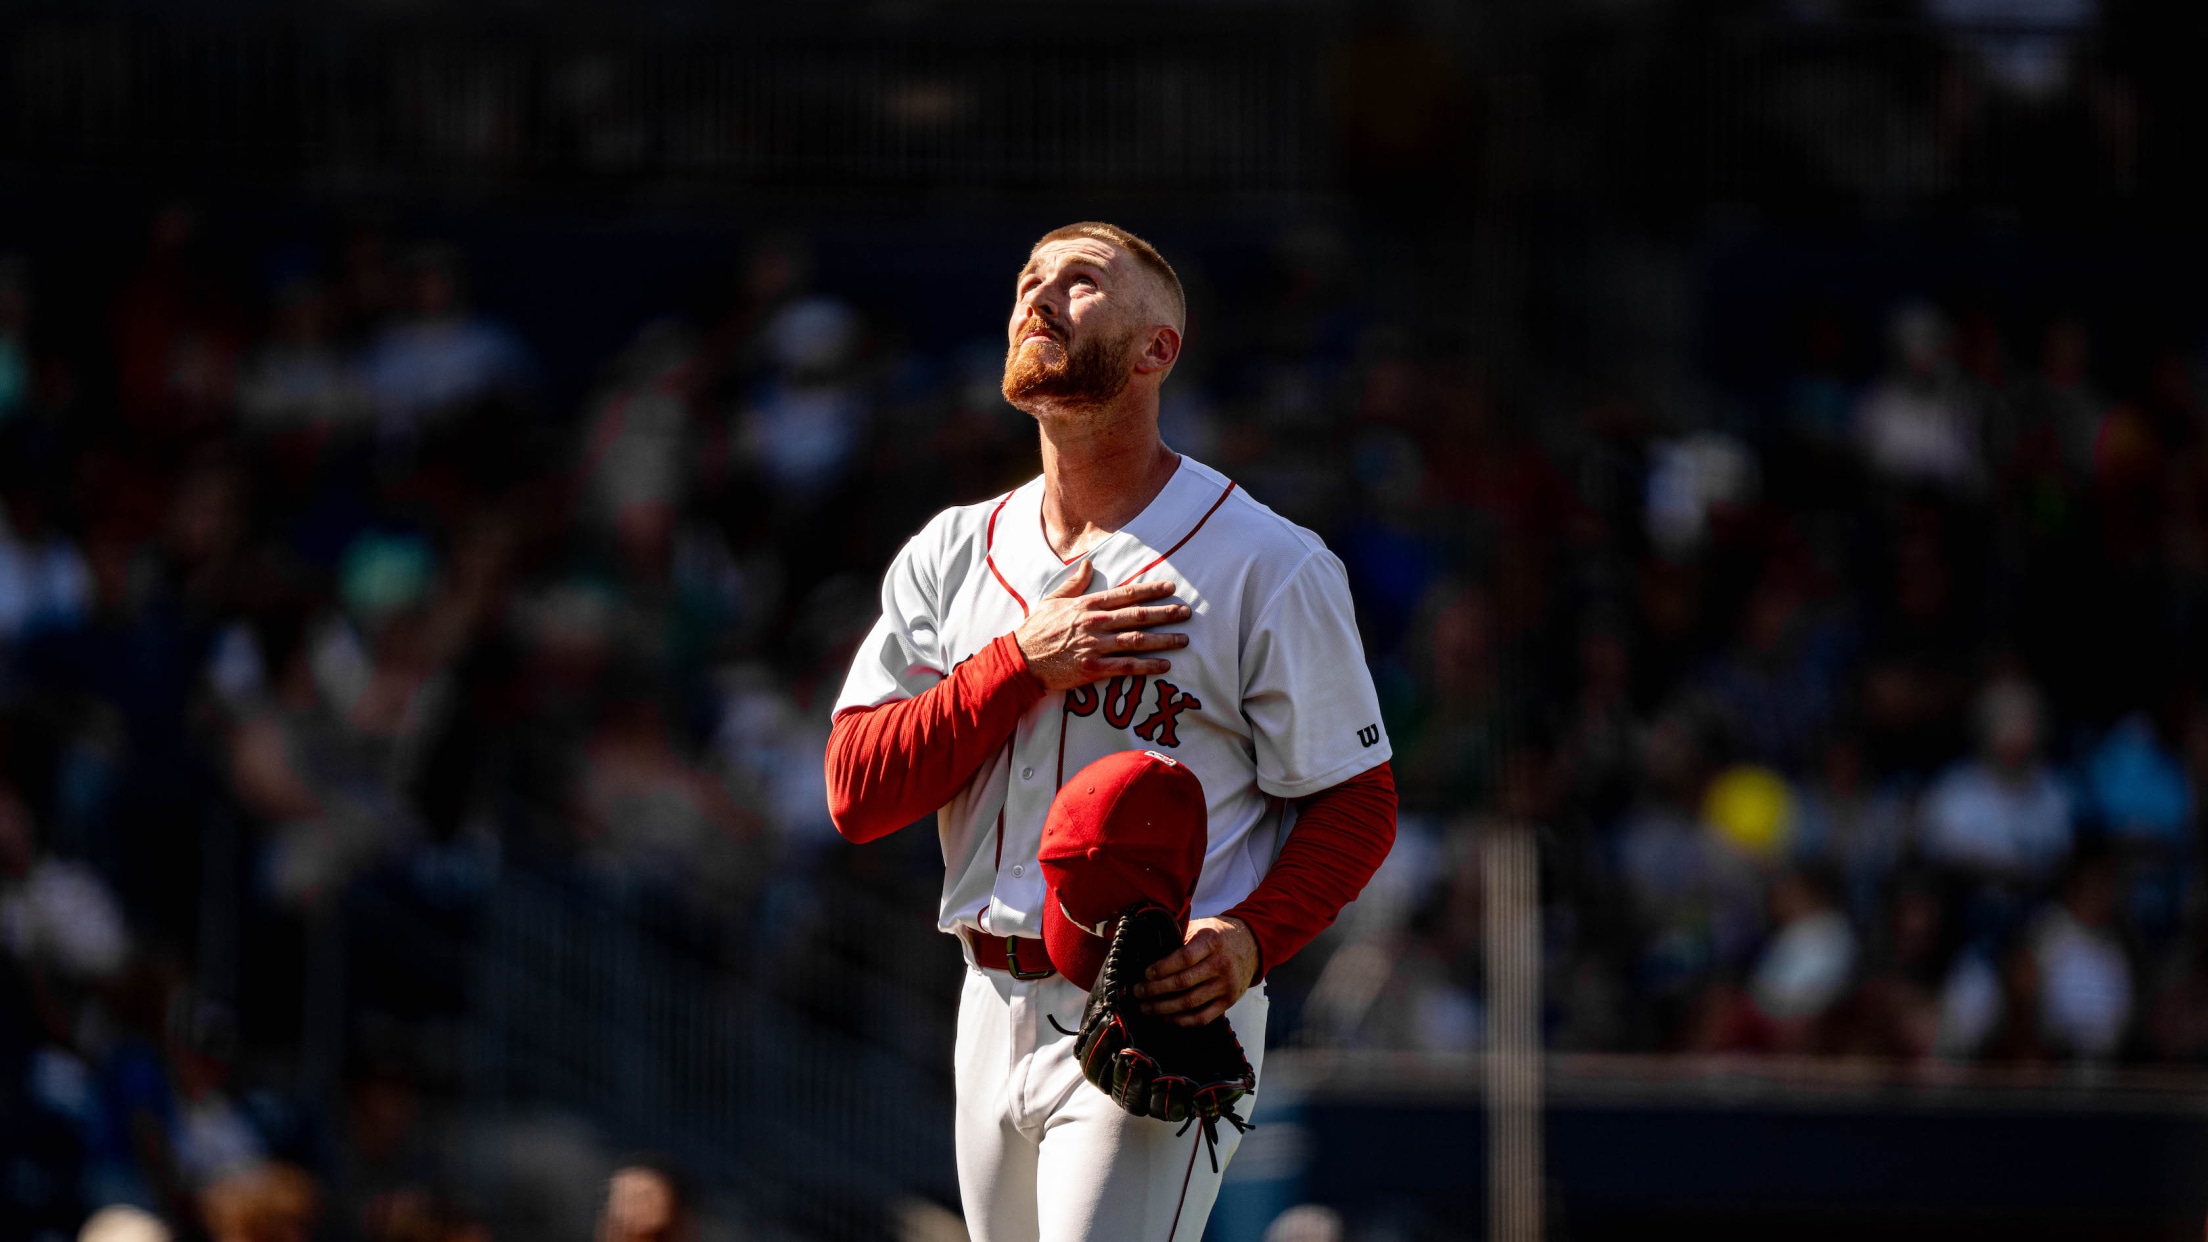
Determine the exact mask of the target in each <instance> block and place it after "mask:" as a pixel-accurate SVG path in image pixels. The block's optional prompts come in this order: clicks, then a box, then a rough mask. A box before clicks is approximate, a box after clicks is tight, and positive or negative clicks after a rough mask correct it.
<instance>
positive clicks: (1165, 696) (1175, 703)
mask: <svg viewBox="0 0 2208 1242" xmlns="http://www.w3.org/2000/svg"><path fill="white" fill-rule="evenodd" d="M1157 684H1158V709H1157V710H1156V711H1154V712H1152V713H1151V714H1150V718H1149V719H1148V720H1145V721H1143V722H1142V723H1141V724H1138V725H1136V726H1135V736H1136V737H1139V738H1147V739H1148V740H1150V741H1153V742H1156V743H1157V744H1158V745H1160V746H1171V747H1174V748H1175V749H1178V748H1179V747H1180V744H1181V735H1180V734H1179V733H1177V732H1175V731H1174V728H1173V721H1174V720H1175V718H1177V717H1178V716H1179V715H1180V714H1181V713H1182V712H1185V711H1188V710H1190V709H1192V708H1199V707H1202V706H1203V705H1204V704H1203V701H1202V700H1200V699H1198V698H1197V697H1196V696H1195V695H1193V694H1183V693H1181V689H1180V687H1179V686H1176V685H1174V684H1173V683H1172V682H1170V681H1167V680H1166V679H1165V678H1163V677H1160V678H1158V683H1157Z"/></svg>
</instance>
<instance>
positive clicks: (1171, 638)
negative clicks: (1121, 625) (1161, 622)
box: [1105, 630, 1188, 651]
mask: <svg viewBox="0 0 2208 1242" xmlns="http://www.w3.org/2000/svg"><path fill="white" fill-rule="evenodd" d="M1105 641H1107V642H1109V643H1110V644H1111V646H1112V649H1113V650H1115V651H1172V650H1174V649H1176V648H1179V647H1186V646H1187V645H1188V635H1186V634H1157V633H1153V632H1151V631H1149V630H1121V631H1120V632H1119V633H1117V634H1114V635H1112V636H1111V637H1110V638H1109V639H1107V640H1105Z"/></svg>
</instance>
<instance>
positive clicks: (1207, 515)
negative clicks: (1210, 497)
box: [992, 479, 1234, 608]
mask: <svg viewBox="0 0 2208 1242" xmlns="http://www.w3.org/2000/svg"><path fill="white" fill-rule="evenodd" d="M1233 494H1234V480H1232V479H1229V480H1227V490H1226V491H1223V492H1221V493H1219V499H1217V500H1214V501H1212V502H1211V507H1210V508H1209V509H1206V510H1204V516H1202V517H1200V518H1197V519H1196V524H1195V525H1194V526H1191V527H1189V528H1188V533H1187V534H1185V535H1183V536H1181V541H1180V542H1179V543H1176V544H1174V545H1173V546H1172V547H1170V548H1167V549H1166V550H1165V551H1164V552H1163V553H1162V554H1160V555H1159V557H1158V559H1156V560H1154V561H1152V562H1150V563H1149V564H1147V565H1145V566H1143V567H1142V568H1140V569H1138V570H1136V571H1135V572H1133V573H1131V574H1129V575H1127V579H1126V582H1122V583H1120V584H1119V585H1121V586H1126V585H1127V583H1128V582H1133V581H1134V580H1135V579H1137V578H1140V577H1141V576H1143V575H1144V574H1146V573H1149V572H1150V571H1151V570H1153V569H1156V568H1157V567H1158V566H1160V565H1163V564H1165V558H1166V557H1168V556H1171V555H1173V554H1174V553H1175V552H1178V551H1180V550H1181V549H1182V548H1183V547H1186V546H1187V544H1188V541H1189V540H1191V539H1194V538H1195V537H1196V532H1197V531H1200V530H1202V529H1203V528H1204V523H1206V522H1208V521H1210V520H1211V515H1212V514H1214V513H1217V512H1219V506H1221V505H1223V504H1225V503H1227V497H1229V496H1231V495H1233ZM1005 499H1006V500H1010V499H1011V497H1010V496H1007V497H1005ZM999 507H1000V508H1001V507H1002V506H999ZM993 524H994V523H993V522H992V525H993ZM1011 589H1012V588H1011V587H1006V588H1005V590H1007V591H1009V590H1011ZM1020 606H1021V607H1022V608H1025V607H1026V606H1027V605H1025V604H1022V605H1020Z"/></svg>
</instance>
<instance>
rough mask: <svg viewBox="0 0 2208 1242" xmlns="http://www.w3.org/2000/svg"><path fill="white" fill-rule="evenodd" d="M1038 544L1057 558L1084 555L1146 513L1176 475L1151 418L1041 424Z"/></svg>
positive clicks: (1174, 460) (1175, 459)
mask: <svg viewBox="0 0 2208 1242" xmlns="http://www.w3.org/2000/svg"><path fill="white" fill-rule="evenodd" d="M1036 421H1037V424H1038V425H1039V426H1040V427H1041V429H1042V442H1043V536H1044V537H1045V538H1046V539H1048V540H1049V541H1050V547H1051V550H1052V551H1053V552H1055V553H1057V554H1058V555H1059V556H1060V557H1069V558H1070V557H1073V556H1078V555H1079V554H1081V553H1083V552H1086V551H1088V550H1089V548H1090V547H1092V546H1094V545H1095V544H1096V542H1097V541H1098V540H1100V539H1102V538H1103V537H1104V536H1106V535H1109V534H1111V533H1112V532H1113V531H1116V530H1118V529H1119V528H1120V527H1122V526H1125V525H1126V524H1127V523H1129V522H1131V521H1134V520H1135V517H1136V515H1138V514H1140V513H1141V512H1142V511H1143V510H1144V509H1147V508H1149V507H1150V502H1151V501H1153V500H1155V499H1157V496H1158V493H1159V492H1162V491H1164V490H1165V485H1166V484H1167V483H1168V482H1170V481H1171V480H1172V478H1173V472H1174V471H1175V470H1178V469H1179V468H1180V464H1181V456H1180V454H1178V453H1176V452H1174V451H1173V450H1172V449H1169V448H1167V447H1166V446H1165V442H1164V441H1163V440H1160V439H1159V438H1158V422H1157V418H1156V417H1155V416H1154V415H1153V416H1152V417H1149V418H1126V419H1120V418H1113V419H1096V418H1093V417H1091V418H1039V419H1037V420H1036Z"/></svg>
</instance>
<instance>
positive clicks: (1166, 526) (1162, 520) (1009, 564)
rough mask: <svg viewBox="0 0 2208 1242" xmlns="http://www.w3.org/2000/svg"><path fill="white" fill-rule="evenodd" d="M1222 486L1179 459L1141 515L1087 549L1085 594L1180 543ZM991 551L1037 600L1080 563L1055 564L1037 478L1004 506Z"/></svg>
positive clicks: (1215, 478) (1128, 575)
mask: <svg viewBox="0 0 2208 1242" xmlns="http://www.w3.org/2000/svg"><path fill="white" fill-rule="evenodd" d="M1226 486H1227V481H1226V479H1224V478H1223V477H1221V476H1220V475H1219V473H1218V472H1217V471H1215V470H1212V469H1211V468H1210V467H1208V466H1205V465H1203V464H1202V463H1200V462H1198V461H1196V460H1195V459H1194V458H1192V457H1189V456H1187V455H1186V454H1183V455H1182V457H1181V461H1180V465H1179V466H1177V467H1176V468H1175V469H1174V471H1173V477H1172V478H1170V479H1168V480H1166V483H1165V486H1164V487H1163V488H1162V489H1160V490H1159V492H1158V494H1157V495H1156V496H1154V497H1152V498H1151V500H1150V503H1149V504H1148V505H1146V506H1144V508H1143V510H1142V512H1141V513H1138V514H1136V515H1135V517H1134V519H1133V520H1132V521H1130V522H1128V523H1127V524H1126V525H1125V526H1122V527H1120V528H1119V529H1118V530H1116V531H1114V532H1112V533H1111V534H1109V535H1106V536H1105V537H1104V538H1103V539H1101V540H1099V541H1098V542H1097V544H1096V546H1094V547H1092V548H1090V549H1089V551H1088V553H1087V554H1086V556H1087V559H1088V560H1089V561H1091V562H1092V563H1093V564H1094V565H1095V566H1096V579H1095V580H1094V581H1092V582H1091V583H1090V584H1089V587H1088V589H1089V590H1090V591H1102V590H1104V589H1106V588H1107V587H1115V586H1118V585H1120V584H1121V583H1122V582H1125V581H1126V580H1128V579H1130V578H1132V577H1134V576H1135V575H1136V574H1137V573H1138V572H1139V571H1140V570H1141V569H1142V568H1143V566H1145V565H1148V564H1150V563H1151V562H1153V561H1155V560H1156V559H1157V558H1158V554H1159V553H1161V552H1163V551H1165V550H1166V549H1167V548H1170V547H1172V546H1173V545H1174V544H1176V543H1178V542H1179V541H1180V540H1181V538H1182V536H1184V535H1186V534H1187V533H1188V530H1189V528H1190V527H1192V526H1194V525H1195V524H1196V523H1197V522H1198V521H1199V520H1201V519H1202V518H1203V516H1204V515H1205V513H1206V512H1207V511H1209V510H1210V509H1211V507H1212V505H1213V504H1215V503H1216V502H1217V501H1218V499H1219V495H1220V492H1221V491H1222V490H1223V489H1225V487H1226ZM993 551H994V554H995V555H996V557H997V563H998V565H999V566H1000V567H1001V568H1003V569H1005V571H1006V572H1008V573H1011V572H1017V573H1018V575H1019V576H1020V577H1021V578H1023V579H1025V580H1027V581H1028V582H1030V583H1033V584H1035V586H1036V597H1040V596H1041V595H1044V594H1047V593H1048V592H1050V591H1051V590H1053V589H1054V588H1056V587H1057V586H1058V584H1059V583H1061V582H1064V581H1065V580H1066V577H1067V576H1068V575H1070V574H1071V573H1073V572H1074V569H1075V567H1076V566H1077V565H1079V563H1080V559H1081V558H1078V557H1077V558H1075V560H1074V561H1072V562H1070V563H1069V562H1065V561H1061V560H1059V559H1058V554H1057V553H1056V552H1053V551H1051V548H1050V542H1049V540H1047V539H1045V538H1044V537H1043V480H1042V479H1041V478H1039V477H1038V478H1036V479H1033V480H1031V481H1029V482H1028V483H1027V484H1026V485H1024V486H1022V487H1021V488H1020V489H1019V491H1017V492H1015V493H1014V494H1013V495H1012V498H1011V501H1010V503H1008V504H1007V505H1005V508H1004V515H1003V519H1002V520H1001V521H999V522H998V524H997V534H996V546H995V548H994V549H993ZM1015 567H1017V568H1016V569H1015ZM1031 598H1032V597H1031Z"/></svg>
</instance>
